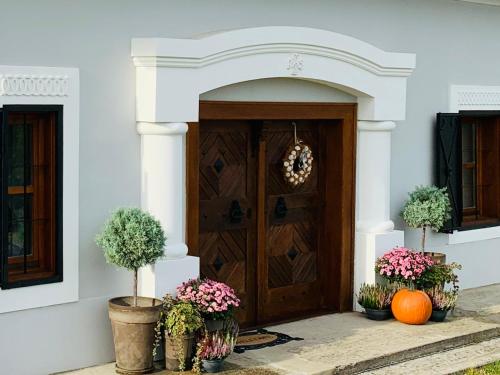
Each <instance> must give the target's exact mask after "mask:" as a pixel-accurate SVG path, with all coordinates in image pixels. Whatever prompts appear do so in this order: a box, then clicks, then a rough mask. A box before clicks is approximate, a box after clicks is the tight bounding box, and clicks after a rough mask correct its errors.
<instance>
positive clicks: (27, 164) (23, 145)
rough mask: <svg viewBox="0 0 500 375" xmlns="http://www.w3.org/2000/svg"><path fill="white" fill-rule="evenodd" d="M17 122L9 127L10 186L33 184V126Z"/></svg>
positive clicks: (8, 175)
mask: <svg viewBox="0 0 500 375" xmlns="http://www.w3.org/2000/svg"><path fill="white" fill-rule="evenodd" d="M19 122H20V121H19V120H18V121H15V123H14V124H12V123H11V124H10V125H9V127H8V140H7V145H8V146H7V155H8V157H9V161H8V167H9V170H8V174H7V178H8V184H9V186H23V185H25V184H26V185H30V184H31V165H32V130H31V129H32V128H31V125H29V124H25V123H24V119H23V123H21V124H20V123H19Z"/></svg>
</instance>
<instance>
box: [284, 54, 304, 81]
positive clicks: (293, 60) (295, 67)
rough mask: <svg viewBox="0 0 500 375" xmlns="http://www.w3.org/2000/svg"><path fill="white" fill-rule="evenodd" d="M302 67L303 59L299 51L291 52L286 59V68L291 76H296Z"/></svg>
mask: <svg viewBox="0 0 500 375" xmlns="http://www.w3.org/2000/svg"><path fill="white" fill-rule="evenodd" d="M303 68H304V60H303V59H302V56H300V54H299V53H294V54H292V55H291V56H290V58H289V59H288V67H287V68H286V69H287V70H288V71H290V74H291V75H292V76H296V75H298V74H299V73H300V72H301V71H302V69H303Z"/></svg>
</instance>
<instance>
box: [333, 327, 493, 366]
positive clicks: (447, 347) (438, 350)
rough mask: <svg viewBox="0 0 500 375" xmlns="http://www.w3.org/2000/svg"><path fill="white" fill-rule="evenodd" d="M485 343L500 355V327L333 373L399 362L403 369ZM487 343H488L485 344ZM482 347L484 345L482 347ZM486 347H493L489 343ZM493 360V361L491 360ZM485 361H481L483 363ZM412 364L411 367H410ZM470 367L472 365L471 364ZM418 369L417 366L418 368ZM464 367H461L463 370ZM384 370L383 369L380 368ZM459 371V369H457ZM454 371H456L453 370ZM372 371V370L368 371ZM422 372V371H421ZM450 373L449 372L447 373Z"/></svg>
mask: <svg viewBox="0 0 500 375" xmlns="http://www.w3.org/2000/svg"><path fill="white" fill-rule="evenodd" d="M483 343H495V344H496V345H497V346H496V350H497V354H498V356H499V357H500V346H498V343H500V327H495V328H490V329H486V330H483V331H478V332H473V333H467V334H464V335H458V336H454V337H450V338H447V339H444V340H439V341H434V342H432V343H429V344H426V345H422V346H417V347H414V348H411V349H406V350H402V351H395V352H393V353H391V354H388V355H383V356H380V357H374V358H370V359H368V360H366V361H362V362H358V363H355V364H353V365H351V366H346V367H345V368H343V369H340V371H338V372H336V371H333V372H332V374H335V373H338V374H359V373H366V372H367V371H370V370H372V369H378V368H383V367H386V368H387V366H390V367H395V368H396V370H398V367H397V366H394V365H397V364H400V366H401V369H404V368H411V363H412V362H414V361H417V362H418V363H420V362H419V361H421V362H422V363H424V362H425V359H426V358H427V359H429V357H432V356H434V355H438V356H439V355H441V354H443V353H447V352H451V351H454V350H461V349H463V348H471V353H472V352H473V351H474V349H473V347H475V346H477V345H478V344H479V345H480V344H483ZM485 345H486V344H485ZM481 348H482V347H481ZM486 348H488V349H491V348H490V346H489V345H486ZM490 362H491V361H490ZM482 364H484V363H480V364H479V365H482ZM409 366H410V367H409ZM469 367H470V366H469ZM465 368H467V367H465ZM416 369H417V368H416ZM461 369H463V368H460V369H459V370H461ZM380 371H382V370H380ZM457 371H458V370H457ZM452 372H454V371H452ZM368 373H370V372H368ZM374 373H376V374H385V372H374ZM387 374H417V372H404V371H403V372H387ZM419 374H420V372H419ZM421 374H435V373H434V372H421ZM446 374H448V373H446Z"/></svg>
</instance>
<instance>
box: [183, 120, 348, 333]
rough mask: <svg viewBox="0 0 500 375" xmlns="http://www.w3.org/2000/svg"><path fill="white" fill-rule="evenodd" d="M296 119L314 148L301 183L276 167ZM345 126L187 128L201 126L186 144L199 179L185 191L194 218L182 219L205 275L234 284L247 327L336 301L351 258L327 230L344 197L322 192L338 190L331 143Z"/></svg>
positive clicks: (271, 123)
mask: <svg viewBox="0 0 500 375" xmlns="http://www.w3.org/2000/svg"><path fill="white" fill-rule="evenodd" d="M293 124H295V127H296V131H297V136H298V138H300V139H301V140H302V141H303V142H304V143H306V144H307V145H309V146H310V147H311V148H312V150H313V156H314V161H313V169H312V173H311V175H310V176H309V178H308V179H307V181H306V182H305V183H304V184H303V185H300V186H298V187H292V186H291V185H289V184H288V183H287V182H286V181H285V179H284V177H283V174H282V165H283V157H284V155H285V153H286V151H287V149H288V148H289V146H290V145H291V144H293V142H294V126H293ZM341 127H342V122H341V121H338V120H335V119H332V120H330V119H296V120H293V121H292V120H289V119H284V120H283V119H206V120H203V119H202V120H200V122H199V123H198V124H195V125H193V126H191V128H190V131H195V132H196V133H197V134H196V136H195V138H196V139H195V142H193V140H192V139H191V142H189V143H188V147H189V154H190V155H191V157H190V160H192V159H193V156H194V155H192V154H197V155H196V159H197V160H196V161H195V162H192V161H191V162H190V163H189V164H190V167H191V168H192V167H194V168H196V170H195V171H194V170H192V174H195V175H196V178H195V179H196V180H197V181H198V183H197V186H194V187H193V190H195V191H191V193H190V194H189V196H190V197H194V198H193V199H191V200H190V202H188V206H189V208H192V207H193V203H195V204H196V209H195V210H193V211H194V212H193V211H192V210H191V209H190V210H189V215H191V214H193V213H194V214H195V215H196V218H192V220H191V221H190V222H193V221H194V220H197V223H196V225H191V228H188V240H189V242H190V243H189V247H190V249H192V248H193V247H194V248H195V249H196V251H192V252H193V253H196V255H198V256H199V257H200V274H201V275H202V276H204V277H208V278H211V279H215V280H219V281H223V282H225V283H227V284H229V285H230V286H231V287H233V288H234V289H235V290H236V291H237V293H238V295H239V296H240V298H241V299H242V307H241V308H240V309H239V311H238V313H237V317H238V319H239V321H240V323H241V324H242V325H243V326H255V325H261V324H266V323H270V322H277V321H283V320H287V319H291V318H296V317H304V316H308V315H313V314H317V313H321V312H324V311H337V310H341V309H342V308H341V306H340V298H341V293H340V290H339V288H340V287H341V285H340V284H339V283H341V280H340V279H341V277H340V276H341V273H342V272H343V271H345V272H347V273H350V272H351V269H350V267H351V265H350V264H349V269H345V270H342V269H341V266H340V263H339V262H342V259H341V256H342V252H341V251H339V249H336V248H335V241H334V237H335V234H333V233H331V231H335V230H337V231H339V232H342V228H334V226H335V220H334V219H332V217H333V216H332V215H331V213H329V212H328V210H331V209H333V208H335V207H334V205H333V204H332V202H333V201H334V200H336V201H338V202H340V200H341V197H340V196H339V197H338V199H332V197H330V198H328V197H327V194H328V193H333V190H335V189H332V187H331V186H329V184H331V183H332V182H334V180H333V179H332V177H331V176H329V173H330V169H331V168H334V167H335V165H329V162H330V164H331V162H332V160H329V157H328V156H329V155H328V154H329V153H330V154H332V151H334V150H330V151H329V148H331V147H333V146H334V145H333V144H335V143H336V144H337V146H342V143H341V140H340V139H339V140H337V141H336V142H335V141H334V142H332V137H333V136H334V135H335V129H337V130H339V129H340V128H341ZM337 133H338V134H337V135H340V134H341V132H339V131H337ZM329 143H332V144H329ZM195 145H196V146H197V148H196V151H194V150H193V146H195ZM334 153H335V154H338V150H336V151H334ZM330 159H333V154H332V155H330ZM337 164H338V163H337ZM340 169H342V168H340ZM332 174H333V175H338V173H332ZM190 179H191V180H192V178H190ZM189 185H190V188H191V187H192V185H193V184H192V183H190V184H189ZM337 190H338V189H337ZM195 195H196V197H195ZM193 201H194V202H193ZM340 207H341V204H338V205H337V208H340ZM351 207H352V206H351ZM339 245H340V246H342V244H341V243H339ZM351 290H352V287H349V292H350V291H351Z"/></svg>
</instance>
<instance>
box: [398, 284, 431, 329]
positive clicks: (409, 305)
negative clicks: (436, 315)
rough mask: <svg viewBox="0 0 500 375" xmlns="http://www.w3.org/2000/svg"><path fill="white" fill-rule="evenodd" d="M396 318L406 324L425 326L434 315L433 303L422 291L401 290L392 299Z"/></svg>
mask: <svg viewBox="0 0 500 375" xmlns="http://www.w3.org/2000/svg"><path fill="white" fill-rule="evenodd" d="M391 309H392V313H393V315H394V317H395V318H396V319H397V320H399V321H400V322H402V323H406V324H425V323H427V321H428V320H429V318H430V317H431V314H432V302H431V299H430V298H429V296H428V295H427V294H426V293H425V292H423V291H421V290H409V289H401V290H400V291H398V292H397V293H396V294H395V295H394V298H393V299H392V303H391Z"/></svg>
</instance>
